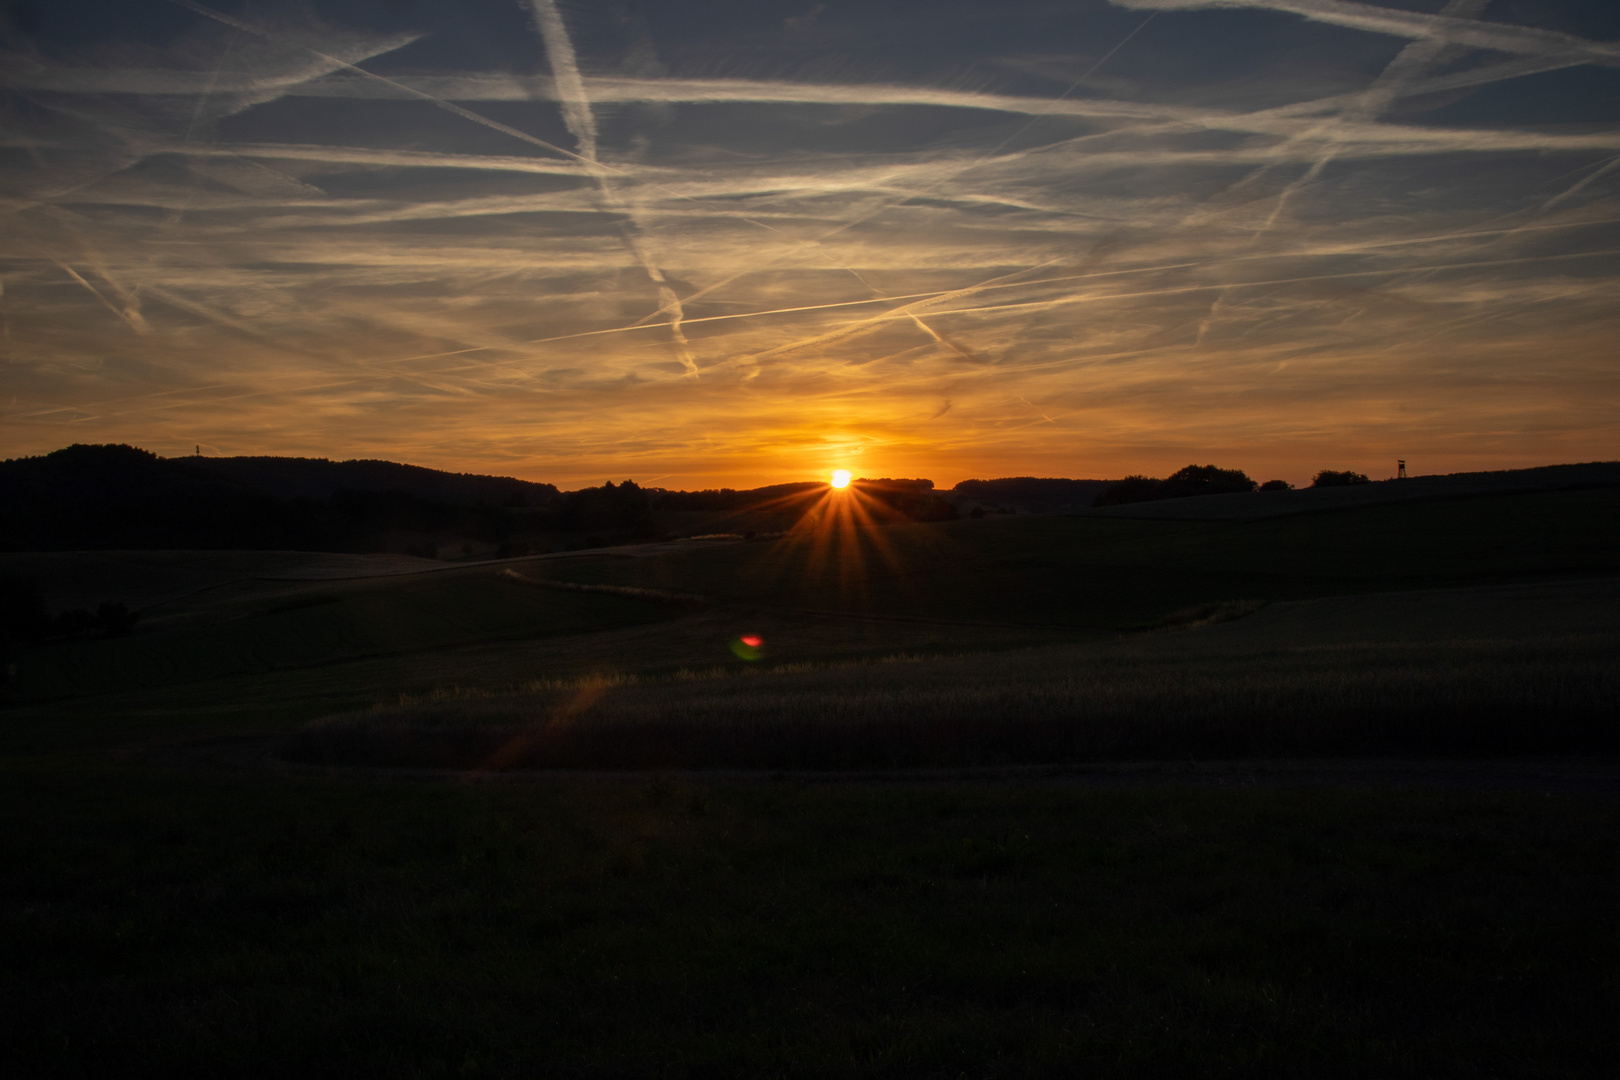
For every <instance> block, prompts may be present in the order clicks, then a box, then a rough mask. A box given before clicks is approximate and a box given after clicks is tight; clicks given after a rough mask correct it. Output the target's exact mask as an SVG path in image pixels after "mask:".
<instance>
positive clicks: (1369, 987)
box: [0, 488, 1620, 1076]
mask: <svg viewBox="0 0 1620 1080" xmlns="http://www.w3.org/2000/svg"><path fill="white" fill-rule="evenodd" d="M1617 522H1620V490H1617V489H1613V488H1607V489H1593V490H1585V491H1543V492H1519V493H1512V494H1503V495H1491V496H1486V497H1470V498H1455V499H1444V500H1441V499H1436V500H1429V501H1421V500H1420V501H1413V502H1408V503H1401V504H1396V505H1382V506H1367V507H1358V508H1349V509H1344V510H1334V511H1328V512H1318V513H1308V514H1299V515H1294V516H1280V517H1272V518H1265V519H1261V520H1241V521H1230V520H1210V521H1173V520H1152V519H1130V518H1123V517H1117V516H1114V517H1111V516H1107V515H1077V516H1067V517H1065V516H1052V517H1037V516H1023V515H1019V516H1001V515H992V516H991V517H987V518H985V519H983V520H977V521H967V520H965V521H958V522H950V523H942V524H937V525H905V526H889V527H884V528H858V527H853V526H851V527H843V526H836V527H834V526H829V527H827V528H823V529H820V530H811V529H807V530H805V531H804V532H803V533H802V534H794V533H790V534H789V535H787V536H784V537H781V538H769V539H758V540H753V541H740V542H724V541H714V542H692V543H686V544H675V545H661V546H651V547H648V548H645V549H628V548H627V549H623V550H616V551H608V552H593V553H584V554H581V555H574V556H572V557H567V558H559V557H547V558H531V559H524V560H510V561H505V562H501V563H491V564H470V565H449V566H445V565H441V564H435V563H432V562H431V561H428V560H412V559H409V558H403V557H368V556H341V557H338V556H319V555H317V556H309V555H295V554H287V553H115V554H87V553H65V554H58V555H16V556H5V557H0V573H5V574H13V575H18V574H21V575H29V576H32V577H34V578H35V579H36V580H39V581H40V582H41V584H42V586H43V587H44V588H45V590H46V592H47V595H48V597H49V599H50V602H51V604H52V605H53V607H56V608H58V609H60V608H66V607H72V606H87V605H93V604H95V603H96V602H99V601H101V600H105V599H119V600H123V601H124V602H126V603H129V604H130V605H131V606H132V607H138V608H140V609H141V610H142V620H141V622H140V623H138V624H137V626H136V629H135V632H134V633H132V634H130V635H128V636H124V637H112V638H106V639H89V638H86V639H84V640H78V641H54V642H50V643H47V644H44V645H41V646H38V647H35V648H31V649H28V650H25V651H23V652H22V653H20V654H18V656H17V657H16V661H17V672H16V678H15V682H14V684H13V688H12V689H13V695H14V699H15V700H14V703H13V704H12V706H11V707H9V708H7V709H6V710H4V711H3V712H0V768H3V770H4V780H3V783H0V837H3V839H0V844H3V845H4V846H3V850H0V858H3V859H4V865H5V866H6V867H7V870H6V872H5V873H4V875H0V950H3V951H0V956H3V957H4V962H3V964H0V1017H3V1019H0V1047H3V1049H0V1062H4V1063H6V1064H7V1065H8V1066H9V1067H8V1070H7V1071H8V1072H9V1073H11V1074H14V1075H23V1076H35V1075H40V1076H43V1075H83V1074H85V1073H102V1074H105V1073H133V1074H143V1075H144V1074H147V1073H151V1074H154V1075H156V1074H162V1075H167V1076H172V1075H184V1074H190V1073H199V1074H200V1073H208V1074H211V1075H212V1074H218V1073H221V1072H230V1073H264V1074H267V1075H268V1074H277V1075H280V1074H284V1073H286V1072H291V1071H297V1072H300V1073H311V1074H325V1073H332V1074H340V1073H341V1074H345V1075H353V1074H356V1073H360V1074H388V1075H419V1076H441V1075H510V1076H518V1075H531V1074H533V1073H535V1072H538V1071H544V1072H548V1073H553V1074H557V1075H626V1074H631V1075H636V1074H648V1075H671V1074H675V1075H687V1074H692V1075H700V1074H701V1075H730V1074H739V1075H743V1074H746V1075H806V1076H810V1075H818V1076H819V1075H829V1074H830V1075H850V1076H857V1075H858V1076H879V1075H882V1076H888V1075H897V1074H898V1075H926V1076H934V1075H987V1076H989V1075H997V1076H999V1075H1006V1076H1032V1075H1053V1076H1056V1075H1073V1073H1074V1072H1075V1071H1076V1070H1077V1069H1085V1070H1087V1071H1092V1072H1100V1073H1105V1074H1119V1075H1142V1074H1149V1075H1160V1074H1162V1075H1185V1074H1189V1073H1191V1074H1195V1075H1228V1074H1253V1073H1257V1072H1260V1073H1276V1074H1309V1075H1345V1076H1349V1075H1371V1074H1376V1075H1404V1076H1420V1075H1421V1076H1431V1075H1437V1074H1438V1075H1476V1074H1478V1073H1480V1072H1491V1073H1494V1074H1498V1075H1607V1074H1608V1073H1609V1072H1610V1071H1611V1069H1612V1066H1613V1064H1614V1062H1615V1060H1616V1058H1617V1051H1620V1046H1617V1045H1616V1042H1617V1040H1616V1039H1615V1036H1614V1035H1613V1033H1612V1031H1611V1030H1610V1028H1611V1025H1609V1024H1608V1023H1607V1022H1606V1021H1604V1020H1603V1017H1604V1016H1607V1015H1612V1013H1613V1012H1614V1009H1615V1007H1616V1005H1617V1004H1620V993H1617V990H1620V986H1617V981H1620V979H1617V976H1616V975H1615V972H1617V971H1620V932H1617V931H1616V929H1615V924H1614V920H1613V917H1612V916H1613V912H1614V910H1615V908H1616V904H1617V902H1620V861H1617V860H1616V858H1615V856H1616V854H1617V852H1620V802H1616V799H1615V796H1616V793H1617V792H1620V766H1617V765H1616V764H1615V757H1614V754H1615V751H1616V749H1617V746H1616V744H1617V742H1620V735H1617V732H1620V722H1617V721H1620V662H1617V660H1616V657H1617V656H1620V648H1617V647H1616V646H1617V645H1620V547H1617V546H1616V545H1615V544H1613V542H1612V537H1613V535H1614V526H1615V524H1616V523H1617ZM743 635H749V636H751V637H758V638H759V639H762V640H761V644H760V645H759V646H758V648H757V650H755V651H754V652H753V653H750V652H749V651H748V650H740V651H741V652H742V653H743V655H739V653H738V652H734V651H733V646H734V645H736V644H737V642H738V640H739V639H740V638H741V637H742V636H743ZM747 655H754V656H755V657H756V658H754V659H747V658H744V657H745V656H747ZM533 769H539V770H541V771H539V772H531V771H529V770H533ZM573 769H581V770H583V771H578V772H575V771H571V770H573ZM918 769H921V770H922V771H916V770H918Z"/></svg>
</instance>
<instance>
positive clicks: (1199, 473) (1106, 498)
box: [1091, 465, 1258, 506]
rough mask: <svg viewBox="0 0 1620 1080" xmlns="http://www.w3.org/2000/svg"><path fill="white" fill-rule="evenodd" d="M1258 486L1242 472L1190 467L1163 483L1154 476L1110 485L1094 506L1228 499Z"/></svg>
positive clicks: (1135, 478)
mask: <svg viewBox="0 0 1620 1080" xmlns="http://www.w3.org/2000/svg"><path fill="white" fill-rule="evenodd" d="M1257 486H1258V485H1257V484H1256V483H1255V482H1254V481H1253V480H1251V479H1249V476H1248V474H1247V473H1245V472H1244V471H1243V470H1241V469H1222V468H1218V467H1216V466H1214V465H1188V466H1187V467H1186V468H1184V469H1180V470H1178V471H1176V472H1174V473H1171V474H1170V475H1169V476H1167V477H1165V478H1164V479H1163V480H1158V479H1155V478H1153V477H1151V476H1127V477H1126V478H1125V479H1123V480H1120V481H1118V482H1116V483H1114V484H1111V485H1109V486H1108V488H1107V489H1105V490H1104V491H1103V492H1102V494H1100V495H1098V496H1097V499H1096V501H1095V502H1093V503H1092V504H1091V505H1093V506H1120V505H1123V504H1125V503H1139V502H1154V501H1156V500H1159V499H1186V498H1190V497H1192V496H1195V495H1226V494H1230V493H1233V492H1240V491H1253V490H1255V488H1256V487H1257Z"/></svg>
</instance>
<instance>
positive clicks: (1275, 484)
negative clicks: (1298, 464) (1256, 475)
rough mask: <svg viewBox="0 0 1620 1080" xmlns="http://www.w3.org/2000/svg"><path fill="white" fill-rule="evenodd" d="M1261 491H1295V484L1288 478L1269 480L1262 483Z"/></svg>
mask: <svg viewBox="0 0 1620 1080" xmlns="http://www.w3.org/2000/svg"><path fill="white" fill-rule="evenodd" d="M1260 490H1261V491H1293V490H1294V485H1293V484H1290V483H1289V482H1288V481H1286V480H1267V481H1266V482H1265V483H1263V484H1261V485H1260Z"/></svg>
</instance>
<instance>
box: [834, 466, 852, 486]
mask: <svg viewBox="0 0 1620 1080" xmlns="http://www.w3.org/2000/svg"><path fill="white" fill-rule="evenodd" d="M851 479H852V477H851V475H850V472H849V470H848V469H834V470H833V471H832V486H833V487H835V488H847V487H849V482H850V480H851Z"/></svg>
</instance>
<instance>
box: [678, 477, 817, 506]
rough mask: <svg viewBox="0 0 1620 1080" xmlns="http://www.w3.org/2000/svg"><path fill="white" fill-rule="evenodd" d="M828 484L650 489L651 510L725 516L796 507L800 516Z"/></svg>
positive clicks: (805, 483) (802, 482)
mask: <svg viewBox="0 0 1620 1080" xmlns="http://www.w3.org/2000/svg"><path fill="white" fill-rule="evenodd" d="M826 490H827V485H826V484H825V483H822V482H821V481H819V480H809V481H801V482H799V483H795V484H772V485H770V486H769V487H759V488H745V489H743V490H737V489H735V488H705V489H703V490H702V491H666V490H664V489H663V488H651V489H649V494H650V495H651V497H652V504H653V508H654V509H656V510H686V511H692V510H696V511H706V512H709V513H728V512H734V511H741V510H759V509H766V508H769V509H777V508H779V507H781V508H798V509H799V510H800V512H801V513H802V512H803V510H804V509H808V508H809V506H810V505H812V504H813V503H814V501H815V498H816V497H819V496H820V495H821V494H822V493H823V492H825V491H826Z"/></svg>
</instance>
